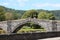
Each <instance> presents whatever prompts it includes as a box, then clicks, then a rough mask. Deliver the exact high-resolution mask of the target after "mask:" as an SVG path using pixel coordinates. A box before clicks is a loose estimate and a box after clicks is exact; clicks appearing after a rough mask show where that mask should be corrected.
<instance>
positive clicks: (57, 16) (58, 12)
mask: <svg viewBox="0 0 60 40" xmlns="http://www.w3.org/2000/svg"><path fill="white" fill-rule="evenodd" d="M0 7H3V8H4V10H5V12H11V13H16V14H21V16H22V15H23V14H24V13H25V12H26V10H15V9H12V8H7V7H4V6H0ZM41 11H46V12H52V13H53V14H54V15H55V16H56V19H57V20H60V10H51V11H49V10H43V9H37V12H38V13H39V12H41Z"/></svg>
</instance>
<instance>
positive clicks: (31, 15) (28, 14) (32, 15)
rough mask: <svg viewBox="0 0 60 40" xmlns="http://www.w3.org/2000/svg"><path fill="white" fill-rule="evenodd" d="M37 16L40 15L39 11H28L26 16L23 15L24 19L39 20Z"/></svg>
mask: <svg viewBox="0 0 60 40" xmlns="http://www.w3.org/2000/svg"><path fill="white" fill-rule="evenodd" d="M37 15H38V13H37V11H36V10H28V11H26V12H25V13H24V14H23V16H22V18H29V17H30V18H34V17H35V18H37Z"/></svg>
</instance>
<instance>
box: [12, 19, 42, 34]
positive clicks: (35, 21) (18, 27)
mask: <svg viewBox="0 0 60 40" xmlns="http://www.w3.org/2000/svg"><path fill="white" fill-rule="evenodd" d="M28 22H34V24H36V25H39V26H41V27H42V25H40V24H39V22H38V20H28V21H26V22H25V23H23V24H21V23H19V24H18V25H17V26H16V28H15V29H14V30H13V32H12V33H16V32H17V31H18V30H19V29H21V28H22V27H23V26H24V25H25V24H26V23H28Z"/></svg>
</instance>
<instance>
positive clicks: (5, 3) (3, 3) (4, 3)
mask: <svg viewBox="0 0 60 40" xmlns="http://www.w3.org/2000/svg"><path fill="white" fill-rule="evenodd" d="M8 4H9V3H7V2H2V3H0V5H6V6H7V5H8Z"/></svg>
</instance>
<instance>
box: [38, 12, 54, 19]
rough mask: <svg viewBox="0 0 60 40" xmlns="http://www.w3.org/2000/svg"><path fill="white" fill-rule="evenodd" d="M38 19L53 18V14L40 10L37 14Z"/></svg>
mask: <svg viewBox="0 0 60 40" xmlns="http://www.w3.org/2000/svg"><path fill="white" fill-rule="evenodd" d="M38 19H50V20H55V16H54V15H53V14H52V13H48V12H40V13H39V15H38Z"/></svg>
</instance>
